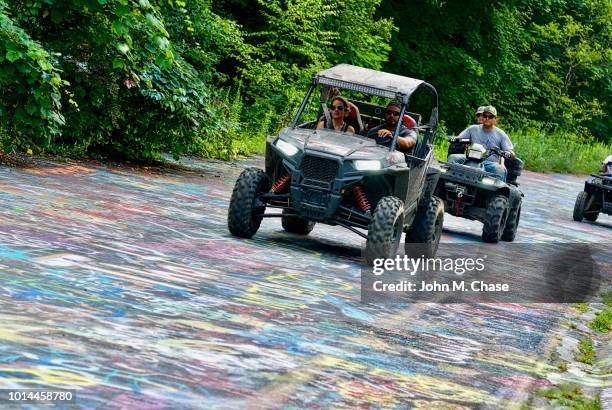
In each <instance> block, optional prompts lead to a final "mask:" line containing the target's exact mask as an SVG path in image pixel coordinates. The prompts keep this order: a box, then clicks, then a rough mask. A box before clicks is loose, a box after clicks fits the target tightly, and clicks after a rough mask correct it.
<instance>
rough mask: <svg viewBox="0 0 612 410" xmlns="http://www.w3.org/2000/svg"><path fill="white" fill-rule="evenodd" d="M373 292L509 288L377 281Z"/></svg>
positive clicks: (504, 286) (484, 284)
mask: <svg viewBox="0 0 612 410" xmlns="http://www.w3.org/2000/svg"><path fill="white" fill-rule="evenodd" d="M372 289H373V290H374V291H375V292H424V293H439V292H509V291H510V286H509V285H508V284H507V283H487V282H483V281H481V280H475V281H471V282H467V281H452V282H451V283H439V282H437V281H435V280H434V281H431V282H426V281H420V282H411V281H407V280H402V281H399V282H393V283H385V282H383V281H382V280H377V281H374V283H372Z"/></svg>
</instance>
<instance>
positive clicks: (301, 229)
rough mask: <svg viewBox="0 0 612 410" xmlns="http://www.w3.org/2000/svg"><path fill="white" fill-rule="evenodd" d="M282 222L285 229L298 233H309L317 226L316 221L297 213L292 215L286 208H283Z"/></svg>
mask: <svg viewBox="0 0 612 410" xmlns="http://www.w3.org/2000/svg"><path fill="white" fill-rule="evenodd" d="M281 222H282V224H283V229H284V230H285V231H287V232H290V233H295V234H298V235H308V234H309V233H310V232H312V230H313V228H314V226H315V222H312V221H309V220H307V219H304V218H300V217H299V216H297V215H291V213H290V212H287V210H286V209H283V216H282V218H281Z"/></svg>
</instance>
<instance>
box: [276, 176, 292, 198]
mask: <svg viewBox="0 0 612 410" xmlns="http://www.w3.org/2000/svg"><path fill="white" fill-rule="evenodd" d="M290 182H291V176H290V175H289V174H288V173H286V172H285V173H284V174H283V175H282V176H281V177H280V178H279V179H278V180H277V181H276V182H275V183H274V185H272V191H273V192H274V193H275V194H278V193H279V192H283V191H284V190H285V188H287V186H288V185H289V183H290Z"/></svg>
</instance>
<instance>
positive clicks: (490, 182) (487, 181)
mask: <svg viewBox="0 0 612 410" xmlns="http://www.w3.org/2000/svg"><path fill="white" fill-rule="evenodd" d="M498 181H499V179H495V178H489V177H483V178H482V179H481V180H480V182H482V183H483V184H486V185H495V184H497V182H498Z"/></svg>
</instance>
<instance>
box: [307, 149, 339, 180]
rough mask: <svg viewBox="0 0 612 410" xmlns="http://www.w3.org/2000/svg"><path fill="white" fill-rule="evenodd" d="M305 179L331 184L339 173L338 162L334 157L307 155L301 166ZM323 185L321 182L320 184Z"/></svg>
mask: <svg viewBox="0 0 612 410" xmlns="http://www.w3.org/2000/svg"><path fill="white" fill-rule="evenodd" d="M300 169H301V171H302V175H304V179H306V180H309V181H313V182H314V181H318V182H323V183H325V184H326V185H327V184H330V183H331V182H332V181H333V180H334V178H336V174H337V173H338V162H337V161H334V160H333V159H327V158H320V157H315V156H312V155H306V156H305V157H304V159H303V160H302V166H301V168H300ZM319 185H321V184H319Z"/></svg>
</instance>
